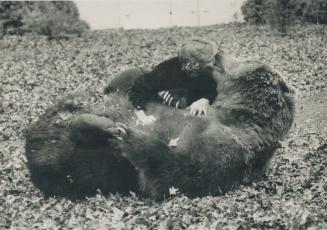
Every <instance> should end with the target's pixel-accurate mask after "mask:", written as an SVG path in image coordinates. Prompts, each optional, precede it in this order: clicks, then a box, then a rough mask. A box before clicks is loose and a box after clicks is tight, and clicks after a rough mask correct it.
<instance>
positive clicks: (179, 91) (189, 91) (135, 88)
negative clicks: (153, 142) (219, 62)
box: [128, 38, 217, 125]
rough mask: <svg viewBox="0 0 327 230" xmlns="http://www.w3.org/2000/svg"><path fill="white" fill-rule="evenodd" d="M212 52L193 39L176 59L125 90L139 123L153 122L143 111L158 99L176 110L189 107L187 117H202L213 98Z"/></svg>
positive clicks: (205, 43) (213, 48)
mask: <svg viewBox="0 0 327 230" xmlns="http://www.w3.org/2000/svg"><path fill="white" fill-rule="evenodd" d="M216 52H217V47H216V45H215V44H214V43H212V42H210V41H207V40H204V39H200V38H193V39H191V40H190V41H188V42H186V43H185V44H183V45H182V47H181V48H180V50H179V52H178V56H177V57H173V58H170V59H168V60H166V61H164V62H162V63H160V64H159V65H157V66H156V67H155V68H154V69H153V70H152V71H150V72H147V73H144V74H142V75H141V76H140V77H138V78H137V79H136V80H135V81H134V83H133V84H132V86H131V87H130V88H129V90H128V97H129V100H130V101H131V102H132V104H133V105H134V107H135V108H136V116H137V117H138V119H139V120H140V122H141V123H142V124H143V125H147V124H151V123H152V122H154V121H155V120H156V118H155V117H154V116H152V115H146V112H145V110H146V109H145V108H146V104H147V103H148V102H151V101H160V100H161V101H162V102H163V103H165V104H167V105H169V106H174V107H176V108H183V107H185V106H188V105H190V106H189V110H190V114H191V115H198V116H200V115H206V110H207V108H208V106H209V105H210V104H211V103H213V101H214V100H215V98H216V96H217V90H216V89H217V84H216V81H215V80H214V79H213V77H212V70H213V68H214V64H215V54H216Z"/></svg>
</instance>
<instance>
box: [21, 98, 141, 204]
mask: <svg viewBox="0 0 327 230" xmlns="http://www.w3.org/2000/svg"><path fill="white" fill-rule="evenodd" d="M91 104H92V103H91V94H88V93H87V92H83V93H77V94H72V95H69V96H67V97H65V98H64V99H62V100H61V101H60V102H59V103H58V104H57V105H56V106H54V107H52V108H49V109H48V110H47V111H46V112H45V114H44V115H43V116H42V117H41V118H40V120H39V121H37V122H36V123H34V124H33V125H31V126H30V127H29V128H28V129H27V130H26V156H27V160H28V167H29V169H30V172H31V178H32V181H33V182H34V184H35V185H36V186H37V187H39V188H40V189H41V190H42V191H43V192H44V193H45V195H47V196H53V195H59V196H67V197H69V198H72V199H79V198H83V197H85V196H91V195H94V194H95V193H96V190H97V189H100V190H101V191H102V192H103V193H108V192H121V193H128V192H129V191H138V183H137V172H136V171H135V169H134V167H133V166H132V165H131V164H130V163H129V162H128V160H126V159H125V158H123V157H122V156H121V154H120V151H119V149H117V145H116V144H115V143H116V142H114V141H108V140H111V139H112V138H113V136H112V135H110V133H108V132H106V131H104V130H103V129H102V128H101V126H102V127H103V128H104V129H105V128H110V127H114V126H115V121H119V120H120V121H125V122H126V121H127V120H129V119H130V118H131V114H132V111H133V108H132V107H131V106H130V105H129V104H128V102H127V101H126V100H125V99H124V98H121V97H120V96H117V95H116V94H112V95H111V98H106V99H105V100H104V101H102V102H101V103H99V104H97V105H92V106H91ZM106 116H109V117H110V119H109V118H106ZM94 117H96V119H95V121H97V122H98V123H99V124H96V125H97V126H94V127H90V126H87V125H85V124H84V123H85V122H84V120H85V119H93V120H94Z"/></svg>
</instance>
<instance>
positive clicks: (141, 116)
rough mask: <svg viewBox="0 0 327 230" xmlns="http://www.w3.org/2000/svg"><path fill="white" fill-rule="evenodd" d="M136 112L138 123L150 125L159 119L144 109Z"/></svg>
mask: <svg viewBox="0 0 327 230" xmlns="http://www.w3.org/2000/svg"><path fill="white" fill-rule="evenodd" d="M135 114H136V117H137V119H138V120H137V123H138V124H141V125H150V124H152V123H153V122H155V121H156V120H157V118H155V117H154V116H152V115H149V116H148V115H146V114H145V112H144V111H143V110H138V111H136V112H135Z"/></svg>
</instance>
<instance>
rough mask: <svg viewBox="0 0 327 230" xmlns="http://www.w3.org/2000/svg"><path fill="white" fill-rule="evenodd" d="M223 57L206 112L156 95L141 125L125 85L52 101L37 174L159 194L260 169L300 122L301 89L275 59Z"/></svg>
mask: <svg viewBox="0 0 327 230" xmlns="http://www.w3.org/2000/svg"><path fill="white" fill-rule="evenodd" d="M216 59H217V60H216V61H217V63H220V66H219V68H217V69H216V73H215V74H214V76H215V80H216V82H217V85H218V88H217V91H218V97H217V98H216V101H215V102H214V103H213V105H212V106H211V107H210V110H209V111H208V115H207V116H206V117H194V116H189V115H187V113H186V111H185V110H178V109H173V108H168V107H163V106H160V105H156V104H152V105H149V106H148V108H147V111H148V113H149V114H154V116H156V117H157V121H156V122H155V123H154V124H153V125H150V126H136V125H135V123H136V122H135V120H134V117H133V108H132V106H131V105H130V103H129V102H128V101H127V99H126V98H124V97H123V96H117V95H115V94H111V95H109V96H108V98H107V99H106V100H104V101H103V102H101V103H100V104H98V105H94V106H89V105H88V104H89V103H86V105H81V106H78V105H76V103H73V102H72V101H73V100H70V101H69V100H68V102H67V100H66V101H63V102H61V103H59V105H58V106H57V107H55V108H52V109H49V110H48V111H47V112H46V114H45V115H44V116H43V117H42V118H41V120H40V121H39V122H37V123H36V124H34V125H33V126H32V127H31V128H30V129H29V130H28V132H27V135H26V155H27V159H28V165H29V168H30V170H31V175H32V180H33V181H34V183H35V184H36V185H37V186H38V187H39V188H40V189H41V190H43V191H44V192H45V193H46V194H47V195H56V194H58V195H66V196H70V197H83V196H85V195H92V194H94V192H95V191H96V189H100V190H101V191H102V192H103V193H107V192H128V191H129V190H132V191H136V192H140V193H142V194H145V195H146V196H150V197H152V198H155V199H156V198H162V197H163V196H165V195H167V194H168V193H169V188H170V187H175V188H178V189H179V190H180V191H181V192H182V193H184V194H186V195H189V196H204V195H208V194H212V195H214V194H218V193H221V192H224V191H226V190H228V189H230V188H232V187H234V186H236V185H238V184H239V183H241V182H243V181H244V180H251V179H252V178H253V177H255V176H257V175H258V174H260V173H261V172H262V171H263V170H264V168H265V167H266V165H267V163H268V162H269V160H270V158H271V157H272V156H273V153H274V151H275V150H276V148H277V146H278V143H279V141H280V140H281V139H282V138H284V137H285V135H286V134H287V132H288V130H289V129H290V127H291V125H292V122H293V117H294V99H293V93H292V92H291V90H290V89H289V88H288V87H287V85H286V84H285V82H284V80H283V79H282V78H281V76H280V75H279V74H278V73H276V72H275V71H274V70H272V69H271V68H270V67H269V66H267V65H264V64H262V63H260V62H257V61H245V62H241V61H238V60H235V59H232V58H230V57H228V56H227V55H225V54H222V53H221V54H218V55H216ZM76 98H78V97H76ZM76 98H75V99H76ZM82 101H85V99H82ZM63 118H64V119H63ZM121 123H123V124H121Z"/></svg>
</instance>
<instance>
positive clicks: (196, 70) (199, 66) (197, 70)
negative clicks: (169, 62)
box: [182, 58, 214, 78]
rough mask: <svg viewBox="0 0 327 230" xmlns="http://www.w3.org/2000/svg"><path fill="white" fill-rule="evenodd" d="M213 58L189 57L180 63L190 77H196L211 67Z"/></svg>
mask: <svg viewBox="0 0 327 230" xmlns="http://www.w3.org/2000/svg"><path fill="white" fill-rule="evenodd" d="M213 65H214V62H213V60H201V59H197V58H189V59H188V60H186V61H185V63H184V64H183V65H182V68H183V71H185V72H186V73H187V75H188V76H189V77H190V78H196V77H198V76H200V75H201V74H202V73H203V72H205V71H206V70H207V69H208V68H210V67H213Z"/></svg>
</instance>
